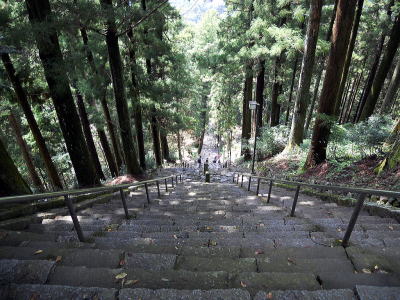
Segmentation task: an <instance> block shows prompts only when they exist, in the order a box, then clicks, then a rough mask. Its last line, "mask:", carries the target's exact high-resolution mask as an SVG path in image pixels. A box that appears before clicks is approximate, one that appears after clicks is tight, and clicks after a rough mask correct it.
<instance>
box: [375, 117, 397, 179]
mask: <svg viewBox="0 0 400 300" xmlns="http://www.w3.org/2000/svg"><path fill="white" fill-rule="evenodd" d="M384 146H386V147H388V148H389V151H388V153H387V155H386V157H385V158H384V159H383V160H382V161H381V162H380V163H379V165H378V166H377V167H376V168H375V172H376V173H377V174H378V175H379V174H381V173H382V172H383V171H384V170H392V169H394V168H395V167H396V166H397V165H399V164H400V119H399V120H398V121H397V124H396V126H395V127H394V128H393V131H392V133H391V135H390V137H389V138H388V140H387V142H386V145H384Z"/></svg>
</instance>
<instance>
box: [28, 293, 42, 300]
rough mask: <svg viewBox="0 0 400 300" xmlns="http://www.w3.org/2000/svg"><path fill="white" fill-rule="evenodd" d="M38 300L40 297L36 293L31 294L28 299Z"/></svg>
mask: <svg viewBox="0 0 400 300" xmlns="http://www.w3.org/2000/svg"><path fill="white" fill-rule="evenodd" d="M39 299H40V295H39V294H38V293H33V294H32V295H31V297H30V298H29V300H39Z"/></svg>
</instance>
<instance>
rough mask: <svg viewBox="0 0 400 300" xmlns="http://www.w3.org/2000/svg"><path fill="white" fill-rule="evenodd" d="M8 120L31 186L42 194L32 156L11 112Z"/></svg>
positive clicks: (42, 190) (40, 183)
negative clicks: (30, 180)
mask: <svg viewBox="0 0 400 300" xmlns="http://www.w3.org/2000/svg"><path fill="white" fill-rule="evenodd" d="M8 120H9V122H10V125H11V127H12V128H13V130H14V133H15V137H16V140H17V143H18V146H19V148H20V149H21V153H22V157H23V158H24V161H25V164H26V166H27V168H28V172H29V176H30V177H31V179H32V183H33V185H34V186H35V187H36V188H37V189H38V191H39V192H42V193H43V192H44V191H45V189H44V186H43V183H42V181H41V180H40V177H39V175H38V173H37V172H36V169H35V165H34V163H33V159H32V155H31V153H30V151H29V148H28V145H27V144H26V142H25V140H24V138H23V137H22V133H21V128H20V126H19V124H18V122H17V120H16V118H15V116H14V114H13V113H12V112H10V114H9V115H8Z"/></svg>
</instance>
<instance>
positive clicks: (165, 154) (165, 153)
mask: <svg viewBox="0 0 400 300" xmlns="http://www.w3.org/2000/svg"><path fill="white" fill-rule="evenodd" d="M160 140H161V148H162V155H163V158H164V159H165V160H166V161H167V162H171V161H172V160H171V157H170V156H169V146H168V139H167V135H166V134H165V133H164V132H163V129H161V130H160Z"/></svg>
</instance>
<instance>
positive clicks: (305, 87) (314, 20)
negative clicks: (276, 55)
mask: <svg viewBox="0 0 400 300" xmlns="http://www.w3.org/2000/svg"><path fill="white" fill-rule="evenodd" d="M321 11H322V0H312V1H311V4H310V18H309V20H308V25H307V37H306V41H305V46H304V55H303V61H302V64H301V71H300V79H299V87H298V90H297V96H296V102H295V107H294V113H293V119H292V127H291V130H290V135H289V142H288V145H287V150H291V149H292V148H293V147H296V146H299V145H300V144H301V143H302V142H303V137H304V121H305V118H306V113H307V106H308V99H309V97H310V85H311V79H312V73H313V69H314V60H315V49H316V46H317V40H318V32H319V24H320V20H321Z"/></svg>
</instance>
